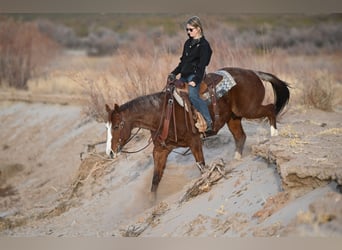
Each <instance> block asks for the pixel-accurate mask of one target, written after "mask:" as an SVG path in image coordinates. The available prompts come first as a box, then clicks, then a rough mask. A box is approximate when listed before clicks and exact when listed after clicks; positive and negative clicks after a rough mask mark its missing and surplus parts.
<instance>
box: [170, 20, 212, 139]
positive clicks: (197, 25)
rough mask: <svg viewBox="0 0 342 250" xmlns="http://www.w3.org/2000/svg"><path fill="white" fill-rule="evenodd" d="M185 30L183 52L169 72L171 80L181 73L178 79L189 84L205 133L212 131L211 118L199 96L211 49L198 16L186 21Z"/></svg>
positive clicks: (191, 98) (193, 102) (191, 97)
mask: <svg viewBox="0 0 342 250" xmlns="http://www.w3.org/2000/svg"><path fill="white" fill-rule="evenodd" d="M186 32H187V34H188V36H189V38H188V39H187V40H186V41H185V43H184V47H183V53H182V56H181V57H180V62H179V64H178V66H177V67H176V68H175V69H174V70H173V71H172V72H171V74H169V76H168V80H170V81H172V80H174V79H175V78H176V75H178V74H179V73H180V74H181V78H180V80H181V81H183V82H185V83H188V85H189V98H190V101H191V103H192V104H193V105H194V107H195V108H196V109H197V110H198V111H199V112H200V113H201V114H202V115H203V117H204V119H205V121H206V123H207V130H206V133H210V132H212V120H211V116H210V113H209V110H208V106H207V104H206V102H205V101H204V100H202V99H201V98H200V96H199V91H200V84H201V82H202V80H203V77H204V74H205V68H206V66H207V65H208V64H209V62H210V58H211V54H212V49H211V47H210V44H209V42H208V41H207V40H206V39H205V37H204V35H203V27H202V24H201V21H200V19H199V17H197V16H193V17H191V18H190V19H189V20H188V21H187V22H186Z"/></svg>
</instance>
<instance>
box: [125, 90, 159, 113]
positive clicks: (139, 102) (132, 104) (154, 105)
mask: <svg viewBox="0 0 342 250" xmlns="http://www.w3.org/2000/svg"><path fill="white" fill-rule="evenodd" d="M163 94H164V92H157V93H153V94H148V95H143V96H139V97H137V98H134V99H132V100H130V101H128V102H126V103H124V104H122V105H121V106H120V109H119V110H120V111H125V110H130V111H132V112H141V109H142V108H143V109H147V110H149V111H150V112H151V111H152V110H151V109H159V108H160V107H161V105H162V104H163V98H161V97H162V95H163Z"/></svg>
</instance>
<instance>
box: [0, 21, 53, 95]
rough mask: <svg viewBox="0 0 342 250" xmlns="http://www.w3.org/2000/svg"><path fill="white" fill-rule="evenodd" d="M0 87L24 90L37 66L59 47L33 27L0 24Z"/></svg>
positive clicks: (8, 23)
mask: <svg viewBox="0 0 342 250" xmlns="http://www.w3.org/2000/svg"><path fill="white" fill-rule="evenodd" d="M0 41H1V45H0V85H5V84H7V85H9V86H11V87H14V88H18V89H27V81H28V79H30V78H31V77H32V76H33V75H34V74H35V73H36V70H37V69H38V67H39V66H41V65H44V64H45V63H47V62H48V61H49V60H50V59H51V57H52V56H53V55H55V53H56V51H57V48H58V46H57V45H56V43H54V42H53V41H52V40H51V39H49V38H48V37H47V36H45V35H43V34H42V33H40V32H39V31H38V29H37V27H36V25H35V24H33V23H21V22H15V21H12V20H6V21H3V22H1V23H0Z"/></svg>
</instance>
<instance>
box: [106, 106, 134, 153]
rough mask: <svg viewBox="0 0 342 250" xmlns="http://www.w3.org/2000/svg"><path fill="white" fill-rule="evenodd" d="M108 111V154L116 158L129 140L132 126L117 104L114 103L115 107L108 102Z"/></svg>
mask: <svg viewBox="0 0 342 250" xmlns="http://www.w3.org/2000/svg"><path fill="white" fill-rule="evenodd" d="M106 111H107V113H108V119H107V122H106V128H107V145H106V154H107V155H108V156H110V157H111V158H115V157H116V156H117V155H118V154H119V153H120V152H121V150H122V147H123V146H124V145H125V144H126V143H127V142H128V140H129V138H130V136H131V126H130V125H129V124H127V122H126V121H125V119H124V117H123V114H122V112H121V111H120V110H119V106H118V105H117V104H115V105H114V109H111V108H110V107H109V106H108V105H107V104H106Z"/></svg>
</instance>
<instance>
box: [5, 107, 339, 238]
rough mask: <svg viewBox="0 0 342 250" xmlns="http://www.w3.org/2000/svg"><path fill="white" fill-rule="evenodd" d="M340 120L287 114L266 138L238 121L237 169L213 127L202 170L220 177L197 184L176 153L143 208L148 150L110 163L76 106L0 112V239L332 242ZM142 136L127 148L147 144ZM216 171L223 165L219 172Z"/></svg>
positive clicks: (256, 124)
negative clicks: (241, 134) (241, 138)
mask: <svg viewBox="0 0 342 250" xmlns="http://www.w3.org/2000/svg"><path fill="white" fill-rule="evenodd" d="M341 118H342V114H341V112H340V111H335V112H323V111H319V110H304V109H289V111H288V112H286V113H285V114H284V115H283V116H282V117H281V118H280V120H279V123H278V127H279V132H280V133H279V136H277V137H274V138H271V137H270V135H269V134H270V131H269V125H268V123H267V122H266V121H244V123H243V124H244V128H245V131H246V133H247V141H246V145H245V150H244V153H243V158H242V160H240V161H235V160H232V159H233V156H234V148H235V146H234V141H233V138H232V136H231V134H230V133H229V131H228V130H227V128H223V129H222V130H221V131H220V132H219V134H218V136H216V137H213V138H211V139H208V140H207V141H205V142H204V144H203V147H204V153H205V157H206V161H207V164H208V165H214V164H215V162H221V165H222V166H223V170H224V171H225V173H226V176H225V178H223V177H222V176H221V177H222V178H218V180H217V181H215V182H213V183H204V185H202V186H201V187H199V188H200V190H202V193H200V194H198V195H193V197H190V198H189V199H186V200H184V199H183V198H184V195H185V194H186V193H187V191H188V190H190V189H191V188H193V187H194V186H196V183H198V181H199V180H201V178H202V179H203V176H201V174H200V173H199V171H198V169H197V168H196V166H195V164H194V159H193V156H192V155H191V154H190V155H182V154H180V153H182V152H185V151H186V149H184V148H179V149H177V151H176V152H174V153H172V154H171V155H170V157H169V159H168V162H167V168H166V170H165V173H164V177H163V179H162V181H161V183H160V186H159V190H158V196H157V200H156V201H154V202H153V201H151V200H150V199H149V190H150V186H151V179H152V171H153V159H152V156H151V151H152V147H151V146H149V147H148V148H147V149H145V150H144V151H142V152H139V153H136V154H121V155H120V156H119V157H118V158H116V159H114V160H110V159H108V158H107V157H106V156H105V155H104V145H103V144H100V145H97V146H96V147H95V148H90V147H88V146H87V145H88V144H92V143H96V142H99V141H103V140H104V139H105V136H106V134H105V126H104V124H100V123H96V122H94V121H90V120H87V119H85V118H82V115H81V108H80V106H78V105H76V104H73V105H61V104H46V103H45V104H44V103H27V102H12V101H1V102H0V119H1V123H0V236H29V237H31V236H46V235H49V236H53V237H70V236H101V237H102V236H115V237H122V236H140V237H154V236H162V237H175V236H216V237H244V236H293V235H296V236H323V237H325V236H342V195H341V186H340V185H341V184H342V172H341V170H342V166H341V160H342V156H341V152H342V151H341V147H342V119H341ZM148 139H149V134H148V133H147V131H142V132H140V133H139V134H138V136H137V137H135V138H134V141H132V142H131V143H130V144H129V145H127V149H129V150H135V149H139V148H141V147H143V146H145V145H146V144H147V141H148ZM222 162H223V163H222Z"/></svg>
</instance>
